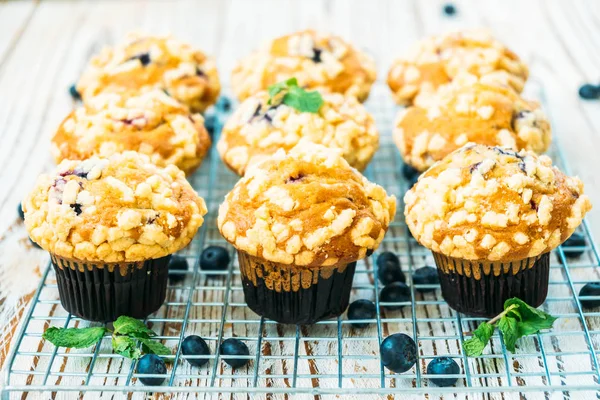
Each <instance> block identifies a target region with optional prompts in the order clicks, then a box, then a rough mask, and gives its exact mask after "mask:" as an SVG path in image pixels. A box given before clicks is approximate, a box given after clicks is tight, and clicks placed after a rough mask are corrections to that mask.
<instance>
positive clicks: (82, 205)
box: [23, 152, 206, 321]
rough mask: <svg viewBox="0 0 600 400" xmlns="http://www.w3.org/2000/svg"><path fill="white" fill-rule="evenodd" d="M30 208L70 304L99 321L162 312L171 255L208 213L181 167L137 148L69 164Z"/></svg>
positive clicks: (30, 225) (45, 182)
mask: <svg viewBox="0 0 600 400" xmlns="http://www.w3.org/2000/svg"><path fill="white" fill-rule="evenodd" d="M23 210H24V211H25V225H26V227H27V230H28V232H29V235H30V237H31V238H32V240H33V241H35V242H36V243H37V244H39V245H40V246H41V247H42V248H43V249H44V250H47V251H48V252H49V253H50V256H51V260H52V264H53V266H54V270H55V272H56V277H57V281H58V289H59V294H60V299H61V303H62V304H63V306H64V308H65V309H66V310H67V311H69V312H70V313H72V314H74V315H77V316H79V317H81V318H84V319H88V320H92V321H114V320H115V319H116V318H117V317H119V316H120V315H128V316H132V317H136V318H144V317H146V316H147V315H148V314H150V313H152V312H154V311H156V310H157V309H158V308H159V307H160V306H161V304H162V303H163V301H164V299H165V296H166V286H167V275H168V266H167V264H168V262H169V258H170V255H171V254H173V253H175V252H177V251H178V250H180V249H182V248H183V247H185V246H186V245H187V244H188V243H189V242H190V241H191V240H192V238H193V237H194V235H195V233H196V231H197V230H198V228H199V227H200V226H201V225H202V222H203V215H204V214H206V206H205V204H204V200H202V198H200V197H199V196H198V195H197V194H196V192H195V191H194V190H193V189H192V187H191V186H190V184H189V183H188V182H187V181H186V179H185V175H184V173H183V172H182V171H181V170H179V169H178V168H177V167H175V166H174V165H169V166H167V167H166V168H160V167H157V166H156V165H154V164H153V163H152V162H151V161H150V159H149V158H148V157H147V156H144V155H141V154H139V153H136V152H125V153H120V154H115V155H113V156H111V157H109V158H99V157H91V158H89V159H87V160H84V161H78V160H64V161H62V162H61V163H60V164H59V165H58V167H56V169H55V170H54V171H53V172H52V173H51V174H47V175H41V176H40V177H39V179H38V181H37V184H36V186H35V188H34V189H33V191H32V192H31V193H30V194H29V196H27V198H26V200H25V201H24V202H23Z"/></svg>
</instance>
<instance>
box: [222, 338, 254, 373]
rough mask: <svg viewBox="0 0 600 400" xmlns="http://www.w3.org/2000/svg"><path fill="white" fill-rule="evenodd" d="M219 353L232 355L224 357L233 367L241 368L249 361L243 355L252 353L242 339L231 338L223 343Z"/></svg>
mask: <svg viewBox="0 0 600 400" xmlns="http://www.w3.org/2000/svg"><path fill="white" fill-rule="evenodd" d="M219 354H221V355H222V356H231V357H227V358H223V361H225V362H226V363H227V364H229V366H230V367H231V368H239V367H243V366H244V365H246V364H247V363H248V361H249V360H248V359H247V358H243V356H248V355H250V351H249V350H248V346H246V344H245V343H244V342H242V341H241V340H239V339H235V338H230V339H227V340H225V341H224V342H223V343H221V345H220V346H219ZM236 356H242V358H235V357H236Z"/></svg>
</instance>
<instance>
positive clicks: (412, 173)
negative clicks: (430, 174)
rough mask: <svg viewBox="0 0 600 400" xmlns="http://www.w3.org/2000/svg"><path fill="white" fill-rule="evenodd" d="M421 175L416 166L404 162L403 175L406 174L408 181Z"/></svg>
mask: <svg viewBox="0 0 600 400" xmlns="http://www.w3.org/2000/svg"><path fill="white" fill-rule="evenodd" d="M419 175H420V173H419V171H417V170H416V169H415V168H413V167H411V166H410V165H408V164H402V176H404V177H405V178H406V180H407V181H412V180H413V179H415V177H416V178H418V177H419Z"/></svg>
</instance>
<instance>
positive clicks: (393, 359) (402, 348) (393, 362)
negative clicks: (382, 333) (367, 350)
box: [379, 333, 417, 374]
mask: <svg viewBox="0 0 600 400" xmlns="http://www.w3.org/2000/svg"><path fill="white" fill-rule="evenodd" d="M379 352H380V353H381V362H382V363H383V366H384V367H386V368H387V369H389V370H390V371H394V372H397V373H400V374H401V373H403V372H406V371H408V370H409V369H411V368H412V367H413V365H415V363H416V362H417V345H416V344H415V341H414V340H413V339H412V338H411V337H410V336H408V335H406V334H404V333H394V334H393V335H390V336H388V337H386V338H385V340H384V341H383V342H381V345H380V346H379Z"/></svg>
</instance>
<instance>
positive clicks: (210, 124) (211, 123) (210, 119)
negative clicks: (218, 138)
mask: <svg viewBox="0 0 600 400" xmlns="http://www.w3.org/2000/svg"><path fill="white" fill-rule="evenodd" d="M204 127H205V128H206V130H207V131H208V135H209V136H210V137H211V138H212V137H213V136H214V135H215V129H217V116H216V115H213V114H210V115H206V116H205V117H204Z"/></svg>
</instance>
